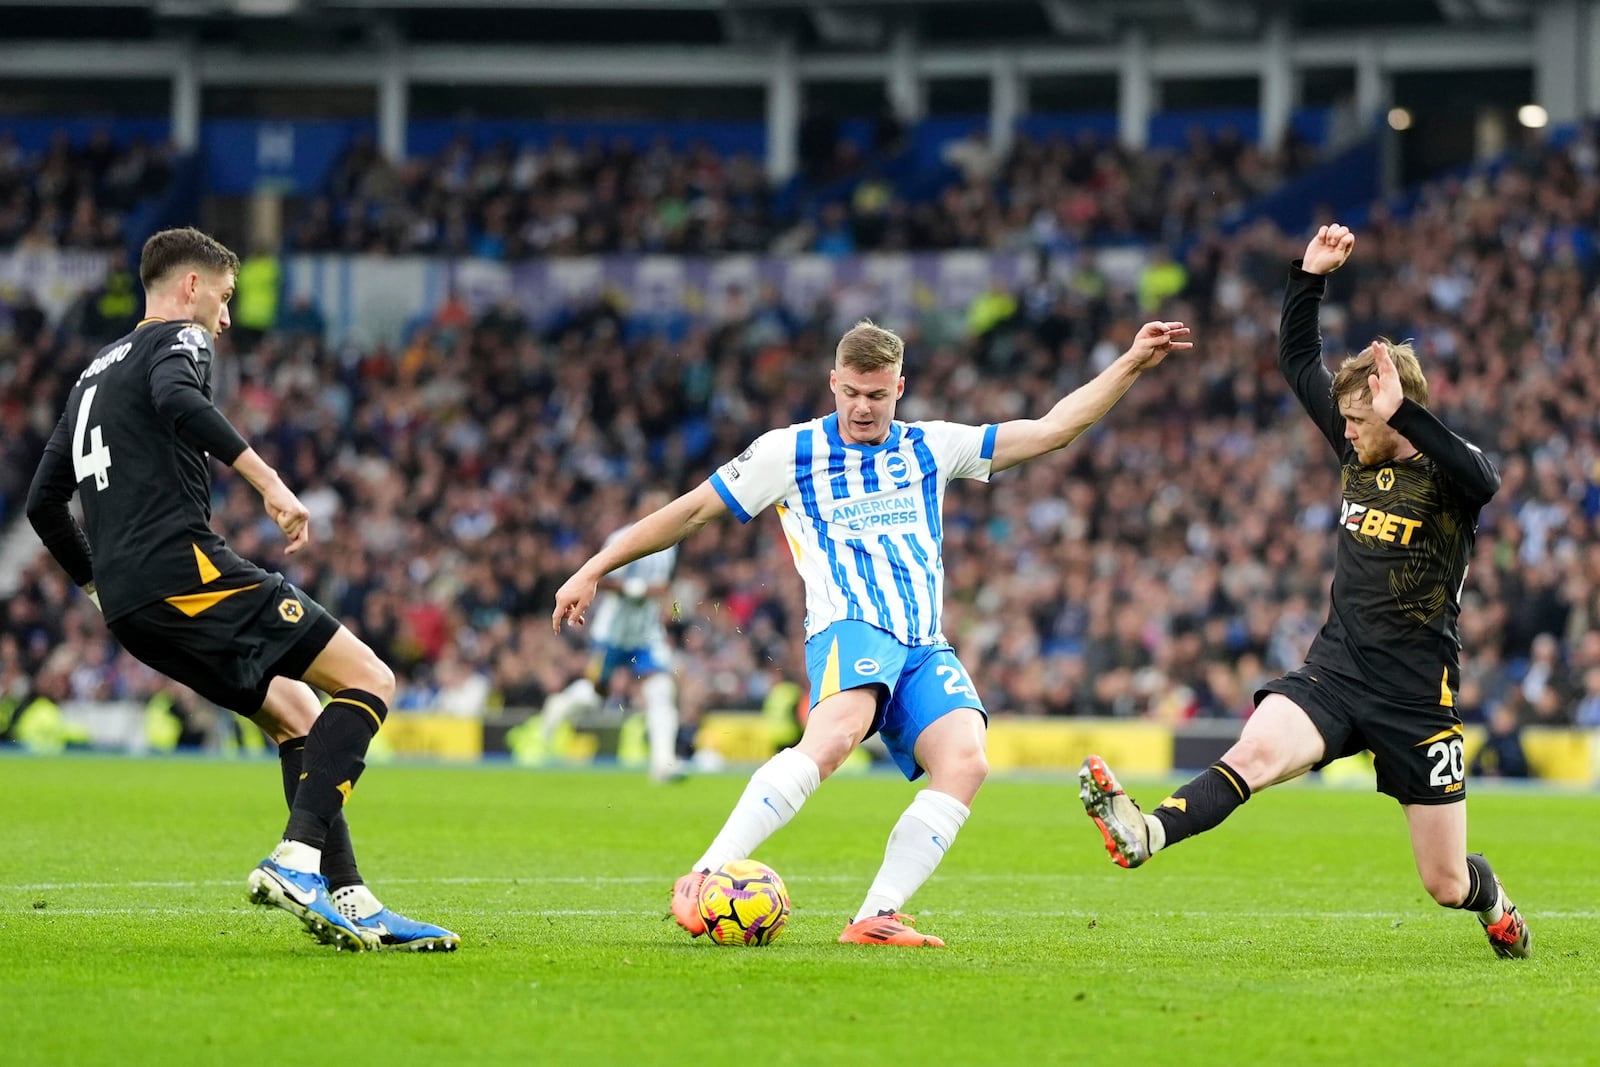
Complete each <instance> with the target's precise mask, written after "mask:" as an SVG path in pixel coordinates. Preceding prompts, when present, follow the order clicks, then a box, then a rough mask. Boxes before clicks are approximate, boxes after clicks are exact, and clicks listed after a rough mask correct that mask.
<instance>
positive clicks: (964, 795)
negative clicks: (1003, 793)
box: [928, 746, 989, 804]
mask: <svg viewBox="0 0 1600 1067" xmlns="http://www.w3.org/2000/svg"><path fill="white" fill-rule="evenodd" d="M988 777H989V757H988V756H987V755H985V754H984V751H983V749H982V748H981V747H978V746H973V747H971V748H966V747H964V748H962V749H960V750H959V751H955V752H949V753H945V754H943V755H942V756H941V758H940V759H939V761H938V763H937V764H935V765H934V766H931V767H929V768H928V785H929V787H931V788H933V789H937V790H938V791H939V792H941V793H946V794H948V795H950V796H953V797H955V798H956V799H957V800H959V801H961V802H962V803H963V804H971V803H972V798H973V797H975V796H977V795H978V790H979V789H981V788H983V783H984V781H985V780H986V779H987V778H988Z"/></svg>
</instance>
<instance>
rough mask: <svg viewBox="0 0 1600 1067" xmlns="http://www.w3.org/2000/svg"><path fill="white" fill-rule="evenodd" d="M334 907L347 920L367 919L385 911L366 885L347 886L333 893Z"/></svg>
mask: <svg viewBox="0 0 1600 1067" xmlns="http://www.w3.org/2000/svg"><path fill="white" fill-rule="evenodd" d="M333 906H334V907H336V908H338V909H339V914H340V915H343V916H344V917H345V918H346V919H365V918H367V917H368V916H372V915H376V914H378V912H380V911H382V910H383V905H382V904H380V903H378V898H377V897H375V896H373V895H372V890H370V889H368V888H367V887H366V886H364V885H347V886H344V887H342V888H340V889H335V890H334V891H333Z"/></svg>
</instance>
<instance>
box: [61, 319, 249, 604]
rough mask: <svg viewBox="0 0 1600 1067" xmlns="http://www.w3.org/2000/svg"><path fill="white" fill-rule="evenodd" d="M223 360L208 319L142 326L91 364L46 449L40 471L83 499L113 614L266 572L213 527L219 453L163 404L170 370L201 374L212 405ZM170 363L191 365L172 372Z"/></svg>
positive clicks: (97, 569)
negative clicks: (192, 438)
mask: <svg viewBox="0 0 1600 1067" xmlns="http://www.w3.org/2000/svg"><path fill="white" fill-rule="evenodd" d="M212 355H213V350H212V340H211V335H210V333H209V332H207V331H206V329H205V328H204V327H202V326H200V325H198V324H196V323H193V322H167V321H163V320H159V319H151V320H146V321H145V322H142V323H140V324H139V326H138V327H137V328H135V329H134V331H133V332H132V333H130V334H128V335H127V336H126V337H123V338H121V339H119V340H118V341H116V342H114V343H113V344H111V345H108V346H107V347H105V348H104V349H102V350H101V351H100V353H99V354H98V355H96V356H95V358H94V360H93V361H91V362H90V364H89V365H88V366H87V367H86V368H84V371H83V373H82V374H80V375H79V376H78V380H77V382H76V383H75V384H74V385H73V387H72V391H71V393H70V394H69V396H68V398H67V406H66V410H65V411H64V412H63V413H62V416H61V421H60V422H59V423H57V425H56V429H55V432H54V433H53V434H52V435H51V437H50V441H49V443H48V444H47V445H46V447H45V456H44V459H43V461H42V462H41V464H40V475H39V476H40V478H45V479H50V480H53V481H55V482H56V484H58V485H61V486H65V484H66V483H67V482H68V480H70V482H71V483H73V484H75V486H76V489H77V493H78V497H79V500H80V501H81V502H82V505H83V515H84V533H85V535H86V536H87V538H88V542H89V548H90V551H91V553H92V562H93V570H94V583H95V587H96V589H97V591H98V593H99V597H100V606H101V609H102V610H103V611H104V612H105V615H106V618H107V620H108V621H110V620H115V619H117V618H118V617H120V616H122V615H126V614H127V613H129V612H131V611H133V610H135V609H137V608H140V607H143V606H144V605H146V604H150V603H153V602H155V601H157V600H163V599H169V598H185V597H195V598H204V597H207V596H211V595H214V594H215V593H217V592H221V591H225V590H228V589H237V588H239V587H241V586H245V585H250V584H252V583H255V582H259V581H261V580H263V579H264V578H265V577H266V572H264V571H262V570H261V569H260V568H259V567H256V566H255V565H254V564H251V563H249V562H247V561H245V560H243V559H241V558H239V556H237V555H236V554H235V553H233V552H232V551H231V550H230V549H229V548H228V546H227V544H226V542H224V541H223V539H222V538H221V537H220V536H218V534H217V533H216V532H215V531H214V530H212V528H211V470H210V461H209V458H208V457H207V456H206V454H205V452H203V451H201V450H200V449H199V448H196V447H195V446H193V445H191V444H189V443H187V442H185V441H184V440H183V439H182V438H181V437H180V436H179V434H178V432H177V429H176V427H175V425H174V423H173V421H172V420H171V419H169V418H168V417H167V416H165V415H163V414H162V412H161V411H160V410H158V409H157V404H156V396H155V392H154V388H153V385H152V383H153V381H154V380H155V378H156V377H157V376H158V368H162V369H161V370H160V372H159V375H160V376H161V377H163V378H165V379H166V380H169V381H170V380H173V379H174V378H177V379H179V380H181V381H183V382H185V383H190V382H191V379H190V374H191V373H192V375H193V379H192V381H193V382H194V383H197V384H198V387H199V389H200V391H201V392H202V393H203V394H204V395H205V397H206V399H207V400H209V399H210V398H211V361H212ZM168 360H183V361H186V364H187V366H177V367H165V368H163V367H162V365H163V363H165V361H168ZM175 371H176V372H178V373H177V374H176V375H174V374H173V373H172V372H175ZM179 602H180V604H181V603H182V600H181V599H180V601H179Z"/></svg>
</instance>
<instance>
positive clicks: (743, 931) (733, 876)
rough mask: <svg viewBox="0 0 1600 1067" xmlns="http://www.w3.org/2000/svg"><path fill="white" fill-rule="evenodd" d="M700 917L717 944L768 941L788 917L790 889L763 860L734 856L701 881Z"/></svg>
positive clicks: (743, 943) (780, 931) (770, 940)
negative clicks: (760, 861) (739, 858)
mask: <svg viewBox="0 0 1600 1067" xmlns="http://www.w3.org/2000/svg"><path fill="white" fill-rule="evenodd" d="M700 917H701V918H702V919H704V920H705V921H706V932H707V933H708V934H710V935H711V940H713V941H715V942H716V943H717V944H719V945H739V946H745V945H767V944H771V943H772V942H773V941H774V940H776V939H777V937H778V935H779V934H780V933H782V932H783V926H784V924H785V923H787V922H788V921H789V891H788V890H787V889H785V888H784V887H783V879H782V878H779V877H778V872H777V871H775V870H773V869H772V868H771V867H768V866H767V865H766V864H765V863H757V862H756V861H755V860H734V861H733V862H732V863H725V864H723V865H722V866H721V867H719V868H718V869H716V870H714V871H712V872H711V873H710V874H708V875H706V878H705V881H703V882H701V883H700Z"/></svg>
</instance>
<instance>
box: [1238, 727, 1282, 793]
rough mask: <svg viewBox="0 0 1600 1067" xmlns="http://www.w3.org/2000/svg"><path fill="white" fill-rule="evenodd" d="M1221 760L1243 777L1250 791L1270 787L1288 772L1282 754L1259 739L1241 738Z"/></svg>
mask: <svg viewBox="0 0 1600 1067" xmlns="http://www.w3.org/2000/svg"><path fill="white" fill-rule="evenodd" d="M1222 759H1223V762H1225V763H1226V764H1227V765H1228V766H1229V767H1232V768H1233V769H1234V770H1235V771H1238V772H1239V774H1241V775H1243V776H1244V780H1245V782H1246V783H1248V784H1249V786H1250V788H1251V789H1260V788H1262V787H1263V786H1266V785H1270V784H1271V783H1273V782H1275V781H1277V780H1278V779H1279V778H1280V777H1282V776H1283V775H1284V774H1285V773H1286V772H1287V771H1288V767H1287V766H1285V760H1284V756H1283V753H1281V752H1279V751H1278V749H1277V747H1276V746H1274V745H1271V744H1267V743H1265V742H1263V741H1262V740H1260V739H1259V738H1248V737H1247V738H1241V739H1240V740H1239V741H1238V742H1237V743H1235V744H1234V746H1233V747H1232V748H1230V749H1228V751H1227V753H1226V754H1225V755H1224V756H1223V757H1222Z"/></svg>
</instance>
